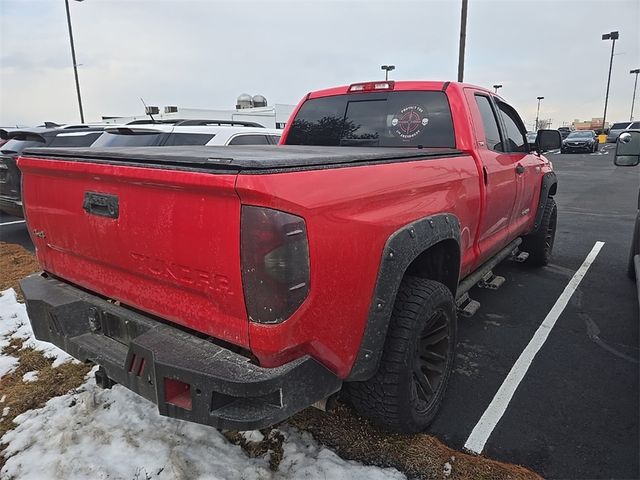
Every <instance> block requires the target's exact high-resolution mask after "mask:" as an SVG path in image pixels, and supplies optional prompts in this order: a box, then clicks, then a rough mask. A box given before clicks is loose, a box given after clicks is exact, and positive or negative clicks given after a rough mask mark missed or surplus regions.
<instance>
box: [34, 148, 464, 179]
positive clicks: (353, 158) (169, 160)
mask: <svg viewBox="0 0 640 480" xmlns="http://www.w3.org/2000/svg"><path fill="white" fill-rule="evenodd" d="M22 155H23V156H25V157H35V158H54V159H56V158H57V159H61V160H67V161H69V160H71V161H90V162H92V163H118V164H127V165H135V166H146V167H155V168H175V169H180V170H183V169H187V170H194V169H195V170H213V171H216V170H218V171H219V170H224V171H227V172H229V173H231V172H233V171H242V170H274V169H275V170H279V169H305V168H311V169H317V168H325V167H330V166H334V165H335V166H340V165H346V164H352V163H369V162H374V163H375V162H388V161H390V160H395V161H397V160H412V159H418V158H421V159H424V158H441V157H449V156H458V155H462V152H461V151H460V150H454V149H448V148H429V149H426V148H425V149H418V148H379V147H316V146H295V145H282V146H263V145H259V146H238V147H236V146H230V147H226V146H175V147H113V148H73V149H69V148H30V149H27V150H25V151H24V153H23V154H22Z"/></svg>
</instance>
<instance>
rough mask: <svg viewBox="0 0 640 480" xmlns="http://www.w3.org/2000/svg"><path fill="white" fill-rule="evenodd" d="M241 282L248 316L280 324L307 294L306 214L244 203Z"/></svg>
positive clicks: (260, 320)
mask: <svg viewBox="0 0 640 480" xmlns="http://www.w3.org/2000/svg"><path fill="white" fill-rule="evenodd" d="M240 229H241V232H240V246H241V252H240V257H241V263H242V265H241V266H242V285H243V288H244V301H245V304H246V307H247V313H248V315H249V320H251V321H253V322H258V323H280V322H283V321H284V320H286V319H287V318H289V317H290V316H291V315H292V314H293V313H294V312H295V311H296V310H297V309H298V307H299V306H300V305H302V302H303V301H304V299H305V298H306V297H307V294H308V293H309V243H308V240H307V228H306V225H305V222H304V219H303V218H301V217H298V216H296V215H291V214H289V213H285V212H281V211H279V210H273V209H270V208H263V207H253V206H243V207H242V216H241V225H240Z"/></svg>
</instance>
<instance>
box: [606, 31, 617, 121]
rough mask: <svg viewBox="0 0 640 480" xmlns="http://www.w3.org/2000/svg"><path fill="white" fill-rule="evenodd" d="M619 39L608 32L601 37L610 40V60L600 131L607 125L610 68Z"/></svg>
mask: <svg viewBox="0 0 640 480" xmlns="http://www.w3.org/2000/svg"><path fill="white" fill-rule="evenodd" d="M618 38H620V33H619V32H609V33H605V34H603V35H602V40H612V42H611V59H610V60H609V76H608V77H607V93H606V94H605V96H604V114H603V115H602V129H603V130H604V129H605V127H606V125H607V104H608V103H609V86H610V85H611V67H613V51H614V50H615V48H616V40H618Z"/></svg>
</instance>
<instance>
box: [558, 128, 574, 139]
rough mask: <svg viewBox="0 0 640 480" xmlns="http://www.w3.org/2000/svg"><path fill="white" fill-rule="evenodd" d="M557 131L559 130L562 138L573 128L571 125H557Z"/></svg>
mask: <svg viewBox="0 0 640 480" xmlns="http://www.w3.org/2000/svg"><path fill="white" fill-rule="evenodd" d="M558 131H559V132H560V135H561V136H562V139H563V140H564V139H565V138H567V137H568V136H569V134H570V133H571V132H572V131H573V129H572V128H571V127H558Z"/></svg>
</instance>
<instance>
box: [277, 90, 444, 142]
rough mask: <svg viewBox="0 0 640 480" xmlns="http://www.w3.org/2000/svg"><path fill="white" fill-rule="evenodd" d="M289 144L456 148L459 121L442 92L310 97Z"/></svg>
mask: <svg viewBox="0 0 640 480" xmlns="http://www.w3.org/2000/svg"><path fill="white" fill-rule="evenodd" d="M286 143H287V144H288V145H324V146H379V147H417V146H422V147H444V148H455V146H456V142H455V135H454V132H453V120H452V119H451V110H450V109H449V102H448V100H447V96H446V95H445V93H444V92H441V91H429V92H411V91H407V92H380V93H369V94H367V93H356V94H351V95H337V96H332V97H323V98H314V99H311V100H307V101H306V102H305V103H304V104H303V105H302V107H301V108H300V110H299V111H298V114H297V115H296V118H295V119H294V121H293V123H292V125H291V129H290V130H289V134H288V137H287V140H286Z"/></svg>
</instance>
